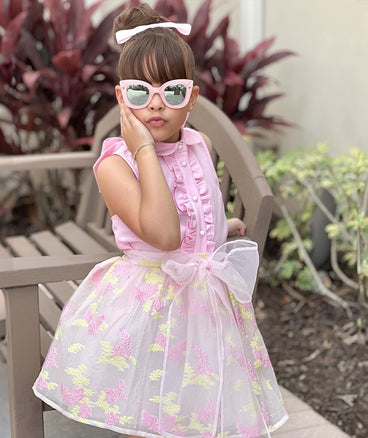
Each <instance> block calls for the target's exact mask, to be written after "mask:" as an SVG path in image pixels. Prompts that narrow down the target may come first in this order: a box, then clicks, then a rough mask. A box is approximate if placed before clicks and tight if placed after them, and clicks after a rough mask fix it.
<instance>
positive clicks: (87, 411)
mask: <svg viewBox="0 0 368 438" xmlns="http://www.w3.org/2000/svg"><path fill="white" fill-rule="evenodd" d="M78 413H79V416H80V417H82V418H88V417H90V416H91V415H92V410H91V408H90V407H89V406H88V405H87V404H86V403H83V404H82V405H81V407H80V408H79V411H78Z"/></svg>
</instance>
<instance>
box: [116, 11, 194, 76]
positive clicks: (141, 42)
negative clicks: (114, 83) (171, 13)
mask: <svg viewBox="0 0 368 438" xmlns="http://www.w3.org/2000/svg"><path fill="white" fill-rule="evenodd" d="M167 21H168V20H167V19H166V18H164V17H161V16H160V15H158V14H157V13H156V12H155V11H154V10H153V9H152V8H151V7H150V6H148V5H147V4H146V3H144V4H141V5H140V6H138V7H135V8H128V9H125V10H124V11H123V12H122V13H121V14H120V15H118V16H117V17H116V18H115V20H114V25H113V39H114V41H116V37H115V33H116V32H117V31H118V30H121V29H132V28H134V27H137V26H142V25H146V24H152V23H163V22H167ZM119 48H120V50H121V53H120V59H119V64H118V75H119V78H120V79H139V80H144V81H148V82H151V83H153V82H158V83H163V82H167V81H170V80H172V79H184V78H185V79H193V75H194V56H193V52H192V50H191V48H190V47H189V45H188V44H187V43H186V42H185V41H184V40H183V38H181V37H180V36H179V35H177V34H176V33H175V32H174V31H173V30H171V29H169V28H161V27H159V28H153V29H147V30H145V31H144V32H141V33H138V34H136V35H134V36H133V37H132V38H130V39H129V40H128V41H126V42H125V43H123V44H120V45H119Z"/></svg>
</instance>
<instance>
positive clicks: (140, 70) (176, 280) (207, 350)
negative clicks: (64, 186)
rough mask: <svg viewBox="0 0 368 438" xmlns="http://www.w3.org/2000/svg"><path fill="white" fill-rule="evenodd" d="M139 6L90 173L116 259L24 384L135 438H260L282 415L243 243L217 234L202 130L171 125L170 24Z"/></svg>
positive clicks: (101, 271) (177, 82) (125, 26)
mask: <svg viewBox="0 0 368 438" xmlns="http://www.w3.org/2000/svg"><path fill="white" fill-rule="evenodd" d="M189 31H190V25H188V24H175V23H171V22H167V20H165V19H164V18H162V17H160V16H158V15H157V14H156V13H155V12H154V11H153V10H152V9H151V8H150V7H148V6H147V5H141V6H139V7H138V8H130V9H127V10H125V11H124V12H123V13H122V14H120V15H119V16H118V17H117V18H116V19H115V23H114V36H115V37H116V39H117V42H118V43H119V44H120V45H121V56H120V62H119V67H118V69H119V77H120V79H121V81H120V84H119V86H117V87H116V97H117V100H118V103H119V106H120V114H121V137H122V138H108V139H107V140H106V141H105V142H104V145H103V150H102V154H101V157H100V158H99V160H98V161H97V163H96V164H95V167H94V170H95V174H96V178H97V182H98V185H99V189H100V191H101V193H102V195H103V197H104V199H105V201H106V204H107V206H108V208H109V211H110V213H111V215H112V223H113V230H114V233H115V238H116V242H117V245H118V247H119V248H121V249H123V250H124V256H123V257H116V258H113V259H109V260H106V261H105V262H103V263H101V264H99V265H97V266H96V267H95V268H94V269H93V270H92V271H91V272H90V274H89V275H88V276H87V278H86V279H85V280H84V282H83V283H82V284H81V286H80V287H79V289H78V290H77V291H76V292H75V294H74V295H73V296H72V298H71V299H70V300H69V302H68V303H67V304H66V306H65V308H64V310H63V313H62V316H61V318H60V322H59V326H58V329H57V331H56V333H55V338H54V341H53V343H52V345H51V347H50V350H49V353H48V355H47V357H46V359H45V362H44V365H43V368H42V371H41V373H40V375H39V377H38V379H37V381H36V382H35V385H34V392H35V394H36V395H37V396H38V397H40V398H41V399H42V400H44V401H45V402H46V403H47V404H49V405H51V406H53V407H55V408H56V409H58V410H59V411H61V412H62V413H63V414H65V415H66V416H68V417H70V418H72V419H74V420H78V421H81V422H84V423H88V424H91V425H95V426H99V427H102V428H107V429H111V430H114V431H117V432H121V433H124V434H129V435H136V436H144V437H157V436H167V437H215V436H218V437H248V438H250V437H251V438H256V437H266V436H268V437H269V436H270V432H272V431H273V430H275V429H276V428H277V427H279V426H280V425H281V424H283V423H284V422H285V421H286V418H287V414H286V412H285V410H284V407H283V403H282V399H281V396H280V392H279V389H278V387H277V383H276V379H275V376H274V373H273V370H272V367H271V363H270V360H269V357H268V354H267V351H266V348H265V346H264V343H263V340H262V337H261V335H260V333H259V331H258V329H257V326H256V322H255V318H254V312H253V308H252V305H251V297H252V291H253V288H254V284H255V280H256V273H257V268H258V252H257V247H256V244H255V243H254V242H250V241H246V240H237V241H235V242H232V243H225V240H226V237H227V236H236V235H240V236H243V235H244V233H245V225H244V223H243V222H241V221H240V220H238V219H231V220H228V221H226V218H225V213H224V209H223V203H222V199H221V193H220V190H219V187H218V180H217V176H216V172H215V170H214V168H213V165H212V161H211V157H210V153H209V149H210V148H211V143H210V141H209V139H208V138H207V137H206V136H205V135H204V134H200V133H198V132H195V131H194V130H191V129H188V128H184V124H185V122H186V119H187V117H188V115H189V113H190V111H191V110H192V108H193V106H194V104H195V102H196V99H197V96H198V91H199V89H198V87H197V86H195V85H193V71H194V61H193V54H192V52H191V50H190V48H189V46H188V45H187V44H186V43H185V42H184V40H183V39H182V38H181V36H180V35H179V34H178V32H179V33H182V34H188V33H189Z"/></svg>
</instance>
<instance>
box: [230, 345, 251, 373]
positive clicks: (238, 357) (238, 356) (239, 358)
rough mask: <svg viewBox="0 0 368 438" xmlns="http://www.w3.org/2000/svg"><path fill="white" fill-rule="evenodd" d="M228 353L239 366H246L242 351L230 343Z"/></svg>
mask: <svg viewBox="0 0 368 438" xmlns="http://www.w3.org/2000/svg"><path fill="white" fill-rule="evenodd" d="M230 354H231V356H232V357H233V359H235V362H236V363H237V364H238V365H239V366H240V367H241V368H246V367H247V361H246V359H245V357H244V355H243V352H242V351H241V350H240V349H239V348H235V347H233V346H231V345H230Z"/></svg>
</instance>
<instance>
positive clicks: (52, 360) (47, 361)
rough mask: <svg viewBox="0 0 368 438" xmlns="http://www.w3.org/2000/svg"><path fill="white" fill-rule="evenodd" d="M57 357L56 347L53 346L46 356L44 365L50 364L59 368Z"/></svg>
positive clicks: (46, 366)
mask: <svg viewBox="0 0 368 438" xmlns="http://www.w3.org/2000/svg"><path fill="white" fill-rule="evenodd" d="M55 357H56V347H51V348H50V349H49V351H48V353H47V355H46V357H45V362H44V363H43V366H44V367H45V368H48V367H49V366H52V367H54V368H57V367H58V366H57V363H56V360H55Z"/></svg>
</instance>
